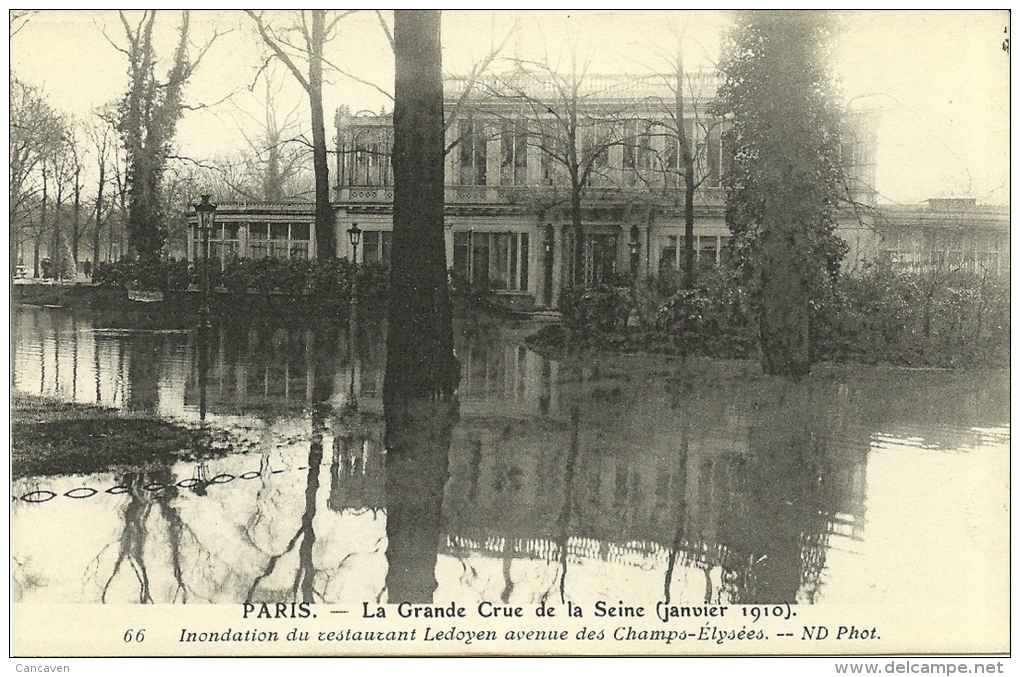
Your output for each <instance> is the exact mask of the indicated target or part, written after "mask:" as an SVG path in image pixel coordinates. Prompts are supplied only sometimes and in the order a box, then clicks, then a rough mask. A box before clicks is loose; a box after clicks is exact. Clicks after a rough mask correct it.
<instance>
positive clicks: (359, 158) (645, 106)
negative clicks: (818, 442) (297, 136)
mask: <svg viewBox="0 0 1020 677" xmlns="http://www.w3.org/2000/svg"><path fill="white" fill-rule="evenodd" d="M689 84H690V86H689V90H690V91H689V92H688V95H687V98H686V103H685V108H684V117H685V120H684V133H685V135H686V136H687V138H689V139H691V140H692V142H691V148H692V151H693V153H694V156H695V158H696V163H695V176H696V184H697V188H696V192H695V200H694V204H695V255H696V258H697V261H698V265H701V266H705V265H714V264H716V263H718V262H720V261H721V260H723V259H724V258H725V257H726V255H727V247H728V245H729V238H730V233H729V229H728V227H727V226H726V222H725V217H724V211H725V197H726V196H725V188H724V187H723V180H724V177H725V174H726V171H727V162H726V153H725V152H724V148H723V138H724V136H723V132H724V130H725V125H726V121H725V120H720V119H717V118H713V117H712V116H711V115H710V113H709V103H710V102H711V100H712V97H713V96H714V93H715V87H716V85H717V78H716V77H715V76H714V75H711V74H707V73H698V74H694V75H693V76H692V78H691V79H690V83H689ZM692 92H693V93H697V95H696V96H694V95H692V94H691V93H692ZM562 94H563V93H562V91H561V90H558V89H557V88H556V87H555V86H553V85H552V84H549V83H545V82H540V81H537V80H536V81H535V82H534V83H533V84H528V83H523V84H522V83H510V84H509V85H508V84H507V83H506V82H501V83H493V82H488V83H476V86H475V88H474V89H473V90H472V93H469V94H467V95H465V94H464V85H463V83H457V82H453V83H449V84H448V87H447V104H446V106H447V111H446V119H447V139H446V141H447V148H448V152H447V155H446V170H445V174H446V195H445V202H446V257H447V261H448V262H449V265H450V267H451V269H452V271H453V274H454V275H455V276H456V277H457V278H458V280H460V281H461V282H466V283H469V284H471V285H472V286H474V287H476V288H480V289H484V290H487V291H489V292H491V293H493V294H496V295H498V296H501V297H502V298H503V300H504V302H506V303H507V304H509V305H512V306H516V307H525V308H530V307H532V306H537V307H549V308H554V307H556V306H557V303H558V299H559V296H560V293H561V291H562V290H563V289H564V288H565V287H566V286H567V285H568V283H569V280H570V279H571V278H572V271H571V267H572V265H573V262H574V257H573V256H572V251H573V247H574V232H573V229H572V228H571V219H570V213H569V209H568V205H569V202H570V198H571V190H570V185H571V182H570V180H569V176H568V171H567V167H566V166H565V165H564V163H563V162H560V161H558V159H557V158H562V157H564V156H566V155H568V152H567V146H566V141H565V140H564V138H565V137H564V134H562V133H561V134H559V136H557V130H560V131H561V132H562V126H560V127H557V125H560V118H559V117H558V116H560V115H561V114H562V112H563V111H564V110H568V112H569V109H572V110H573V113H574V114H575V115H576V117H577V124H576V126H575V128H574V130H573V131H574V134H573V136H574V138H576V139H577V142H576V144H575V145H574V151H573V152H574V153H575V154H576V155H577V156H578V157H579V158H580V163H581V164H582V165H583V166H584V167H585V168H586V169H587V171H588V180H587V181H586V182H585V185H584V189H583V191H582V194H581V213H582V225H583V231H584V241H583V247H584V255H583V265H584V269H583V271H582V274H581V275H579V277H582V278H583V280H584V282H585V284H587V285H592V284H596V283H599V282H613V281H616V280H620V279H622V278H625V277H626V276H627V275H630V274H639V275H651V274H657V273H659V272H660V271H664V270H669V269H677V268H679V266H680V262H681V260H682V250H683V242H684V221H683V207H682V205H683V181H682V178H681V175H680V174H679V173H678V168H679V167H680V148H679V143H678V138H677V137H678V134H677V131H676V130H677V125H676V124H675V123H674V122H672V120H674V119H675V111H674V110H673V109H671V108H670V106H671V105H674V102H675V98H674V95H673V94H672V92H671V91H670V90H669V89H668V88H667V87H665V86H664V85H661V84H656V83H651V82H650V81H647V80H641V79H638V78H629V79H628V78H625V77H605V76H591V77H589V78H588V79H586V80H585V82H584V83H583V87H582V88H581V89H580V90H578V92H577V94H576V95H573V99H565V98H564V97H563V95H562ZM335 122H336V128H337V136H336V142H337V152H336V164H335V167H332V168H331V169H332V177H331V178H333V179H334V181H335V183H334V187H333V189H334V194H333V204H334V208H335V210H336V221H335V226H334V227H335V229H336V234H337V237H336V242H337V251H336V254H337V255H338V256H341V257H350V256H351V255H352V252H351V245H350V244H349V241H348V238H347V236H346V233H345V231H347V230H348V229H349V228H350V227H351V226H352V225H354V224H357V225H358V227H359V228H360V229H361V230H362V233H363V235H362V238H361V245H360V247H359V251H358V253H357V258H358V260H359V262H379V263H382V264H384V265H388V263H389V258H390V249H391V244H392V230H393V173H392V169H391V166H390V156H391V149H392V143H393V121H392V116H391V115H387V114H378V113H372V112H361V113H354V114H352V113H351V111H350V110H349V109H348V108H346V107H341V108H340V109H339V110H337V112H336V117H335ZM877 122H878V121H877V118H876V117H875V115H874V114H872V113H869V112H861V111H857V112H852V113H850V114H849V115H848V116H847V118H846V124H845V130H844V143H843V149H842V150H843V157H844V161H845V166H846V169H847V181H848V184H847V191H848V195H849V196H850V197H852V198H853V203H854V204H855V205H856V207H857V208H856V209H853V208H849V207H848V208H847V210H846V211H845V213H844V215H843V216H842V217H841V218H840V223H839V228H838V232H839V234H840V235H841V236H842V237H843V238H844V239H845V240H846V241H847V242H848V243H849V245H850V252H849V254H848V257H847V267H849V268H852V267H853V266H855V265H857V264H858V263H860V262H862V261H864V260H866V259H873V258H879V257H885V258H887V259H889V260H891V261H893V262H895V263H897V264H902V265H906V266H908V267H911V268H915V267H916V266H918V265H920V264H921V263H922V262H923V260H924V259H925V257H927V259H928V260H929V261H931V260H934V259H933V258H932V257H933V256H934V255H933V254H932V252H936V251H943V250H945V251H948V252H952V253H951V254H950V256H951V257H956V258H958V259H959V260H960V262H961V264H962V265H966V266H968V267H970V268H973V269H974V270H978V269H980V270H988V271H990V272H994V274H1002V272H1003V271H1008V268H1009V245H1008V232H1009V229H1008V215H1007V214H1006V213H1005V211H1004V210H1001V209H997V208H988V207H980V206H977V205H975V204H974V202H973V201H970V202H969V203H968V202H966V201H929V203H928V205H927V206H926V207H911V208H899V207H895V208H886V207H883V208H880V209H877V210H876V209H875V207H874V199H875V192H874V183H875V157H876V150H877V149H876V145H877V142H876V129H877ZM189 221H190V222H191V229H190V232H189V245H188V256H189V258H190V259H194V258H195V255H196V252H197V249H196V247H195V243H196V242H197V238H198V232H197V226H196V225H195V221H194V214H193V213H192V214H191V215H190V216H189ZM216 223H217V225H216V229H215V232H214V233H213V237H212V239H211V251H210V253H211V255H212V256H213V257H214V258H219V259H221V261H224V262H225V261H226V260H227V259H228V258H230V257H235V256H236V257H242V258H259V257H276V258H295V257H298V258H312V257H314V256H315V253H316V252H315V225H314V205H313V204H311V203H307V204H285V203H274V204H256V203H233V204H220V205H219V209H218V210H217V214H216ZM953 238H956V239H953ZM957 243H958V246H957ZM943 245H945V246H943Z"/></svg>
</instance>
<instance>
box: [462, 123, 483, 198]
mask: <svg viewBox="0 0 1020 677" xmlns="http://www.w3.org/2000/svg"><path fill="white" fill-rule="evenodd" d="M486 142H487V139H486V138H485V125H483V124H482V123H481V122H477V121H475V120H471V119H468V120H464V121H463V122H461V123H460V177H459V178H460V184H461V185H462V186H484V185H485V178H486V177H485V165H486V162H487V156H486Z"/></svg>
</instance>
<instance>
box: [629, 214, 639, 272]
mask: <svg viewBox="0 0 1020 677" xmlns="http://www.w3.org/2000/svg"><path fill="white" fill-rule="evenodd" d="M640 237H641V233H640V231H639V230H638V227H637V226H631V228H630V275H631V277H632V278H633V279H634V280H637V274H638V264H639V263H640V256H639V254H638V247H640V246H641V242H640V240H639V238H640Z"/></svg>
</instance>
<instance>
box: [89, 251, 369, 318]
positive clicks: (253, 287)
mask: <svg viewBox="0 0 1020 677" xmlns="http://www.w3.org/2000/svg"><path fill="white" fill-rule="evenodd" d="M355 276H356V280H355ZM387 277H388V273H387V271H386V269H385V268H384V267H383V266H381V265H379V264H371V263H370V264H364V265H355V264H352V263H351V262H349V261H347V260H346V259H320V260H315V261H309V260H303V259H271V258H266V259H234V260H232V261H228V262H227V263H226V265H221V264H220V262H219V261H218V260H210V261H209V287H210V289H211V290H213V291H214V292H215V293H217V294H222V293H227V294H230V295H232V296H242V295H247V294H265V295H286V296H299V297H302V298H303V299H305V300H307V301H308V302H309V303H311V304H313V305H314V306H317V307H320V308H335V309H343V308H346V307H347V305H348V304H349V303H350V294H351V288H352V283H353V282H355V281H356V283H357V292H358V299H359V301H364V302H365V304H366V305H371V306H373V307H378V306H379V305H380V304H382V303H384V302H385V299H386V289H387ZM92 279H93V282H95V283H96V284H97V285H99V286H101V287H107V288H118V289H126V290H145V291H161V292H181V291H186V290H188V289H192V290H194V289H197V288H198V287H199V285H200V284H201V267H200V266H194V265H190V264H189V263H188V262H187V261H179V260H168V261H156V262H146V261H136V260H130V259H124V260H121V261H117V262H114V263H100V264H99V265H97V266H96V268H95V270H94V272H93V276H92Z"/></svg>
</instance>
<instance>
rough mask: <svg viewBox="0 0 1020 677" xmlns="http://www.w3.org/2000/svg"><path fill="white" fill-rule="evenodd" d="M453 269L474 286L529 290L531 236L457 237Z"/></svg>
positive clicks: (472, 234) (466, 234)
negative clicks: (529, 239)
mask: <svg viewBox="0 0 1020 677" xmlns="http://www.w3.org/2000/svg"><path fill="white" fill-rule="evenodd" d="M453 269H454V272H456V273H457V275H459V276H460V277H461V278H463V279H465V280H467V281H468V282H469V283H471V285H472V286H473V287H479V288H483V289H494V290H498V289H509V290H514V291H527V289H528V234H527V233H479V232H473V231H468V232H459V233H454V234H453Z"/></svg>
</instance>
